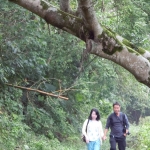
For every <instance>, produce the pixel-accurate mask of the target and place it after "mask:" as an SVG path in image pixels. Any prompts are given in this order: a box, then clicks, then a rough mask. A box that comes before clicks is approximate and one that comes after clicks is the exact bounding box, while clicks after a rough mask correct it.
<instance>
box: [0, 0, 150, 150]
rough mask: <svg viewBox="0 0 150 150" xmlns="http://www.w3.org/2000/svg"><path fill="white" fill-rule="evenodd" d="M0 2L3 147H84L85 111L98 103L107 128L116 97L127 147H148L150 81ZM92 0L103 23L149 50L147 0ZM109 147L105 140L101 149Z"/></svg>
mask: <svg viewBox="0 0 150 150" xmlns="http://www.w3.org/2000/svg"><path fill="white" fill-rule="evenodd" d="M0 3H1V5H0V135H1V136H0V149H1V150H12V149H15V150H27V149H31V150H56V149H59V150H84V149H85V144H84V143H82V141H81V128H82V124H83V122H84V120H85V119H86V118H87V117H88V115H89V112H90V110H91V109H92V108H93V107H96V108H98V110H99V111H100V114H101V120H102V123H103V128H104V127H105V122H106V118H107V116H108V114H109V113H111V112H112V103H113V102H115V101H118V102H119V103H121V106H122V111H123V112H125V113H126V114H127V116H128V118H129V121H130V123H131V128H130V132H131V135H130V136H128V137H127V143H128V144H127V150H150V141H149V136H148V135H150V126H149V122H150V117H149V116H150V90H149V88H148V87H146V86H145V85H143V84H140V83H138V82H137V81H136V80H135V78H134V77H133V76H132V75H131V74H130V73H128V72H127V71H126V70H125V69H123V68H122V67H120V66H118V65H116V64H114V63H113V62H110V61H108V60H105V59H104V58H101V59H100V58H98V59H97V56H94V55H93V56H92V55H89V54H87V53H85V43H83V42H82V41H81V40H79V39H77V38H75V37H73V36H72V35H70V34H68V33H66V32H64V31H62V30H60V29H57V28H55V27H52V26H50V25H47V24H46V22H45V21H44V20H42V19H40V18H39V17H38V16H36V15H34V14H32V13H31V12H29V11H27V10H25V9H23V8H21V7H19V6H17V5H14V4H12V3H10V2H7V1H3V0H0ZM50 3H51V4H55V1H53V0H51V1H50ZM75 3H76V1H73V0H72V1H71V6H72V9H73V8H74V7H75ZM94 5H95V10H96V12H97V16H98V18H99V19H100V20H101V21H102V23H103V24H104V25H107V26H108V27H109V28H111V29H113V30H114V31H115V32H117V33H119V34H120V35H122V36H123V37H125V38H127V39H129V40H130V41H132V42H133V43H134V44H136V45H138V46H142V47H143V48H145V49H150V1H149V0H122V1H121V0H113V1H111V0H105V1H103V0H98V1H96V0H95V1H94ZM12 85H16V86H20V87H13V86H12ZM21 87H26V88H30V89H37V90H40V91H44V92H48V93H53V94H55V95H62V96H64V97H68V98H69V99H68V100H64V99H61V98H59V97H53V96H48V95H46V94H42V93H39V92H35V91H31V90H25V89H21ZM108 149H109V142H108V140H106V141H105V142H104V143H103V145H102V150H108Z"/></svg>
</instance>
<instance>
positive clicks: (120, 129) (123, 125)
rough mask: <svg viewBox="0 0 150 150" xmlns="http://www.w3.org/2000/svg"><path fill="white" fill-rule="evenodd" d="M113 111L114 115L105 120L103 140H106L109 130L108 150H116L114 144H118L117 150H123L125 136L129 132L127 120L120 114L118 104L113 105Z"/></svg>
mask: <svg viewBox="0 0 150 150" xmlns="http://www.w3.org/2000/svg"><path fill="white" fill-rule="evenodd" d="M113 111H114V113H112V114H110V115H109V117H108V118H107V123H106V127H105V131H104V136H103V140H105V139H106V134H107V132H108V129H109V128H110V129H111V132H110V150H116V143H118V148H119V150H125V147H126V135H127V134H128V131H129V122H128V118H127V116H126V115H125V114H123V113H122V112H120V104H119V103H118V102H116V103H114V104H113Z"/></svg>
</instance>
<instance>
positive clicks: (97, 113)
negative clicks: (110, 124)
mask: <svg viewBox="0 0 150 150" xmlns="http://www.w3.org/2000/svg"><path fill="white" fill-rule="evenodd" d="M93 111H94V112H95V113H96V115H97V118H96V120H97V121H99V120H100V114H99V111H98V110H97V109H96V108H93V109H92V110H91V112H90V115H89V120H92V112H93Z"/></svg>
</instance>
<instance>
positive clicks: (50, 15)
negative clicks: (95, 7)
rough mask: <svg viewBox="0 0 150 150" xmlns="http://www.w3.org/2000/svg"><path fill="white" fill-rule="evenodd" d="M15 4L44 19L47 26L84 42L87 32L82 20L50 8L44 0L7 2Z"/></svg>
mask: <svg viewBox="0 0 150 150" xmlns="http://www.w3.org/2000/svg"><path fill="white" fill-rule="evenodd" d="M9 1H11V2H13V3H16V4H18V5H20V6H22V7H23V8H25V9H27V10H29V11H31V12H33V13H35V14H37V15H38V16H40V17H41V18H43V19H45V20H46V22H47V23H48V24H51V25H53V26H55V27H57V28H59V29H62V30H64V31H67V32H68V33H70V34H73V35H75V36H76V37H78V38H80V39H82V40H83V41H85V40H86V36H85V35H87V34H85V32H87V30H86V29H85V28H84V27H83V26H84V22H83V20H82V19H80V18H78V17H76V16H74V15H72V14H69V13H67V12H64V11H62V10H60V9H58V8H56V7H54V6H51V5H50V4H49V3H48V2H47V1H45V0H34V1H33V0H9Z"/></svg>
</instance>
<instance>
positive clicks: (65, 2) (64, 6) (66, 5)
mask: <svg viewBox="0 0 150 150" xmlns="http://www.w3.org/2000/svg"><path fill="white" fill-rule="evenodd" d="M60 9H61V10H62V11H64V12H71V8H70V0H60Z"/></svg>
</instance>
